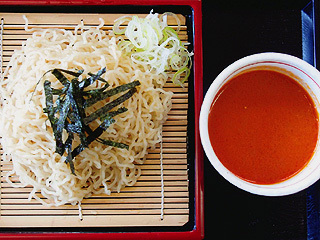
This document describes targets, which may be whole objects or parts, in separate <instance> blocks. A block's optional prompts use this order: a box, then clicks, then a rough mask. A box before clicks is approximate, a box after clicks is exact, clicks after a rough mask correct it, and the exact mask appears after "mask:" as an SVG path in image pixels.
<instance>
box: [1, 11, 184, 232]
mask: <svg viewBox="0 0 320 240" xmlns="http://www.w3.org/2000/svg"><path fill="white" fill-rule="evenodd" d="M24 15H25V16H26V17H27V18H28V20H29V28H64V29H70V30H72V29H74V27H75V26H76V25H77V24H79V23H80V21H83V22H84V24H85V25H87V26H97V25H99V23H100V21H99V18H102V19H103V20H104V21H105V25H104V26H103V27H102V29H103V30H105V31H109V30H111V28H112V25H113V22H114V19H116V18H118V17H120V16H122V15H123V14H67V13H65V14H56V13H26V14H24ZM178 16H179V19H180V21H181V25H182V26H181V30H180V33H179V36H180V39H181V40H182V41H187V40H188V39H187V31H186V30H187V27H186V21H185V18H184V16H182V15H178ZM0 19H2V21H3V29H2V51H3V52H2V72H3V70H4V68H5V67H6V66H7V64H8V61H9V60H10V57H11V55H12V53H13V51H14V50H16V49H19V48H20V46H21V43H22V42H23V41H25V40H26V39H27V38H28V37H29V36H30V35H31V34H32V33H30V32H26V31H25V29H24V24H25V22H24V20H23V18H22V14H21V13H0ZM168 24H169V25H172V27H174V28H176V26H174V25H175V24H176V20H175V19H174V18H172V17H169V18H168ZM0 34H1V33H0ZM0 40H1V38H0ZM165 89H166V90H170V91H173V92H174V95H173V107H172V110H171V111H170V113H169V118H168V120H167V122H166V123H165V124H164V126H163V147H162V155H163V183H164V209H163V210H164V212H163V213H164V216H163V219H161V201H162V194H161V165H160V145H158V146H157V147H156V149H155V150H153V151H150V152H149V154H148V156H147V159H146V161H145V163H144V165H143V166H142V174H141V177H140V178H139V179H138V181H137V183H136V184H135V185H134V186H132V187H126V188H124V189H123V190H122V191H121V192H120V193H116V192H112V193H111V195H98V196H93V197H91V198H89V199H85V200H83V202H82V204H81V205H82V214H83V221H80V219H79V216H78V214H79V209H78V206H72V205H70V204H69V205H64V206H60V207H46V206H43V205H41V204H40V203H38V202H37V201H36V200H34V199H32V200H31V201H28V194H29V192H30V191H31V189H32V188H31V187H25V188H13V187H11V186H10V185H9V184H8V183H7V182H6V181H5V177H4V176H5V174H6V172H7V171H9V170H10V169H11V168H12V165H11V164H8V163H3V161H2V160H1V165H0V168H1V195H0V197H1V199H0V201H1V202H0V228H3V227H4V228H16V227H22V228H23V227H117V226H121V227H125V226H182V225H184V224H185V223H187V222H188V221H189V192H188V164H187V114H188V83H185V87H184V89H183V88H181V87H176V86H174V85H173V84H172V83H170V82H169V81H168V83H167V84H166V86H165ZM13 181H14V182H15V181H16V182H18V179H17V178H16V179H14V178H13Z"/></svg>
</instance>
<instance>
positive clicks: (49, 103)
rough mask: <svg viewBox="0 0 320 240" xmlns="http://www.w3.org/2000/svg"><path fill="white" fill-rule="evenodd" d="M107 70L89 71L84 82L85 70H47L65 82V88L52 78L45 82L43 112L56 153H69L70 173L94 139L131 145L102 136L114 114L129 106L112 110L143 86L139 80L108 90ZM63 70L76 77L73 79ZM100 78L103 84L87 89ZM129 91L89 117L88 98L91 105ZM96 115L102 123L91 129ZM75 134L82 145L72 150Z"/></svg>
mask: <svg viewBox="0 0 320 240" xmlns="http://www.w3.org/2000/svg"><path fill="white" fill-rule="evenodd" d="M105 71H106V69H105V68H103V69H101V70H100V71H98V73H97V74H90V73H89V75H90V77H89V78H86V79H84V80H82V81H79V76H80V75H81V74H82V73H83V70H80V71H78V72H73V71H69V70H64V69H53V70H50V71H48V72H51V73H52V74H53V75H54V76H55V77H56V78H57V79H58V81H59V82H61V84H62V85H63V88H62V89H55V88H52V87H51V83H50V81H48V80H46V81H44V91H45V95H46V107H45V108H44V109H43V111H44V112H45V113H47V114H48V119H49V121H50V123H51V126H52V130H53V133H54V137H55V141H56V152H57V153H59V154H60V155H61V156H64V155H65V153H66V158H65V162H66V164H69V166H70V169H71V172H72V174H74V175H75V168H74V163H73V159H74V157H75V156H77V155H78V154H79V153H80V152H82V151H83V150H84V149H85V148H86V147H88V145H89V144H90V143H92V142H93V141H95V140H96V141H97V142H99V143H101V144H105V145H109V146H113V147H118V148H125V149H128V148H129V146H128V145H126V144H124V143H120V142H115V141H111V140H105V139H101V138H99V137H100V136H101V134H102V133H103V132H104V131H105V130H106V129H107V128H108V127H109V126H110V125H111V124H113V123H114V122H115V120H114V119H113V117H114V116H116V115H118V114H120V113H123V112H125V111H127V110H128V109H127V108H125V107H120V108H118V109H117V110H116V111H110V110H111V109H113V108H114V107H116V106H118V105H119V104H121V103H123V102H124V101H126V100H127V99H128V98H130V97H131V96H132V95H133V94H134V93H135V92H136V91H137V90H136V88H135V86H138V85H140V82H139V81H134V82H132V83H128V84H123V85H121V86H118V87H115V88H113V89H110V90H107V91H105V90H106V89H107V87H108V86H109V84H108V83H107V82H106V80H104V79H103V78H101V75H102V74H103V73H105ZM63 73H66V74H69V75H71V76H74V77H76V78H74V79H72V80H71V81H70V80H68V78H67V77H66V76H64V74H63ZM97 80H99V81H102V82H104V83H105V84H104V86H103V87H100V88H97V89H93V90H85V88H86V87H87V86H89V85H91V84H93V83H94V82H95V81H97ZM126 90H129V91H128V92H126V93H124V94H122V95H121V96H120V97H118V98H117V99H115V100H113V101H111V102H109V103H107V104H106V105H105V106H104V107H102V108H100V109H98V110H97V111H95V112H94V113H92V114H90V115H89V116H86V113H85V108H86V107H87V101H88V102H89V104H94V103H96V102H98V101H101V100H104V99H106V98H107V97H109V96H113V95H115V94H118V93H120V92H124V91H126ZM53 95H57V98H56V100H55V102H54V101H53ZM97 118H99V119H100V121H101V122H102V123H101V124H100V125H99V126H98V127H97V128H96V129H95V130H92V129H91V128H90V127H89V125H88V124H89V123H90V122H92V121H93V120H95V119H97ZM64 130H65V131H66V133H67V134H68V137H67V140H66V141H65V142H63V138H62V136H63V131H64ZM74 134H78V135H79V138H80V144H79V145H78V146H77V147H76V148H74V149H73V150H72V145H73V140H74Z"/></svg>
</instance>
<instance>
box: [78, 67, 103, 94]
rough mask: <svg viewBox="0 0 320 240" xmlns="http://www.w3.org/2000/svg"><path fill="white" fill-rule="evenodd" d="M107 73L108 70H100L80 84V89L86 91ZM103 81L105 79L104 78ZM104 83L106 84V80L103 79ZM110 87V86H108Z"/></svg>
mask: <svg viewBox="0 0 320 240" xmlns="http://www.w3.org/2000/svg"><path fill="white" fill-rule="evenodd" d="M105 72H106V68H105V67H104V68H102V69H101V70H99V71H98V72H97V74H92V76H90V77H89V78H86V79H84V80H82V81H81V82H80V83H79V88H80V89H84V88H86V87H88V86H90V85H91V84H92V83H94V82H95V81H96V80H97V79H99V78H100V77H101V75H102V74H104V73H105ZM102 79H103V78H102ZM103 81H104V82H106V81H105V80H104V79H103ZM108 85H109V84H108Z"/></svg>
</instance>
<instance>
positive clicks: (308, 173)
mask: <svg viewBox="0 0 320 240" xmlns="http://www.w3.org/2000/svg"><path fill="white" fill-rule="evenodd" d="M261 66H266V68H267V67H268V66H270V67H276V68H277V69H282V70H283V73H285V74H289V75H290V76H291V77H292V74H293V75H294V76H297V79H296V80H297V81H298V82H299V83H300V84H301V85H302V86H304V88H305V89H306V90H307V91H308V93H309V94H310V96H311V97H312V99H313V101H314V104H315V106H316V108H317V111H318V113H320V104H319V103H320V73H319V71H318V70H317V69H316V68H314V67H313V66H311V65H310V64H308V63H307V62H305V61H303V60H301V59H299V58H297V57H293V56H290V55H287V54H282V53H259V54H254V55H251V56H248V57H244V58H242V59H240V60H238V61H236V62H234V63H233V64H231V65H230V66H228V67H227V68H226V69H224V70H223V71H222V72H221V73H220V74H219V75H218V76H217V77H216V79H215V80H214V81H213V83H212V84H211V86H210V88H209V90H208V91H207V93H206V95H205V98H204V101H203V103H202V107H201V112H200V137H201V142H202V145H203V148H204V151H205V153H206V155H207V157H208V159H209V160H210V162H211V164H212V165H213V167H214V168H215V169H216V170H217V171H218V172H219V173H220V174H221V175H222V176H223V177H224V178H225V179H226V180H228V181H229V182H231V183H232V184H234V185H235V186H237V187H239V188H241V189H243V190H246V191H248V192H251V193H254V194H258V195H265V196H282V195H288V194H293V193H296V192H299V191H301V190H303V189H305V188H307V187H309V186H310V185H312V184H313V183H314V182H316V181H317V180H318V179H319V178H320V146H319V145H320V144H319V142H320V141H319V138H320V134H319V132H318V142H317V145H316V149H315V153H314V155H313V157H312V159H311V160H310V161H309V163H308V164H307V166H305V167H304V168H303V169H302V170H301V171H300V172H299V173H297V174H296V175H294V176H293V177H291V178H289V179H287V180H285V181H283V182H280V183H276V184H269V185H263V184H254V183H250V182H247V181H245V180H242V179H240V178H239V177H237V176H236V175H234V174H233V173H232V172H230V171H229V170H228V169H227V168H226V167H224V165H223V164H222V163H221V162H220V161H219V159H218V158H217V156H216V154H215V152H214V150H213V148H212V145H211V142H210V139H209V134H208V115H209V110H210V107H211V104H212V101H213V99H214V97H215V95H216V94H217V92H218V91H219V89H220V88H221V87H222V86H223V85H224V84H225V83H226V82H227V81H228V80H230V79H231V78H232V77H233V76H235V75H237V74H239V73H240V72H242V71H244V70H247V69H249V68H254V67H261ZM282 70H281V72H282ZM319 129H320V127H319Z"/></svg>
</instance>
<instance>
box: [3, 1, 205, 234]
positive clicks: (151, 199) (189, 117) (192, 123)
mask: <svg viewBox="0 0 320 240" xmlns="http://www.w3.org/2000/svg"><path fill="white" fill-rule="evenodd" d="M0 9H1V10H0V18H1V20H2V24H3V25H2V26H1V33H0V34H1V43H0V44H1V50H2V53H1V66H2V69H1V73H2V72H3V69H4V68H5V65H6V62H8V59H9V58H10V54H11V53H12V52H13V51H14V50H15V49H16V48H17V47H18V45H19V44H21V43H20V42H19V41H22V39H20V38H23V37H21V36H24V34H21V32H19V31H20V30H21V31H24V30H23V28H22V27H21V26H22V25H21V23H19V21H20V20H17V19H19V16H21V15H27V17H30V19H29V20H30V21H29V24H30V26H37V24H39V26H40V25H41V24H42V25H41V26H42V27H46V26H49V27H52V25H54V24H52V23H51V22H50V21H52V20H51V19H55V18H56V17H55V14H57V16H59V17H61V19H58V18H56V19H57V20H55V22H59V24H60V25H61V26H65V25H66V26H68V27H69V25H68V24H69V23H68V22H66V23H65V22H64V20H63V17H64V16H68V17H69V16H72V17H71V18H72V21H77V20H80V19H81V18H83V16H86V17H87V19H88V21H89V22H90V21H92V22H94V21H95V20H94V19H95V18H96V17H97V16H100V15H103V16H107V15H108V14H111V15H117V14H118V15H119V14H148V13H149V12H150V10H152V9H153V11H154V12H159V13H163V12H174V13H176V14H178V15H179V16H181V17H182V19H184V23H183V24H184V26H183V27H184V28H183V29H184V34H185V39H184V40H185V41H188V42H190V48H192V50H193V53H194V56H193V59H192V60H193V65H192V66H193V71H192V73H191V75H190V78H189V81H188V83H187V84H188V85H187V87H186V88H185V89H183V90H180V89H178V88H174V87H173V88H172V86H171V87H170V86H169V88H170V89H171V88H172V89H173V92H174V93H176V100H175V101H176V102H174V104H175V103H176V105H174V104H173V105H174V107H173V111H172V113H171V115H170V113H169V115H170V117H169V120H172V121H171V122H170V123H169V124H168V125H167V126H166V125H165V126H166V129H167V130H166V131H167V132H166V134H167V136H166V135H165V134H164V135H165V137H168V139H169V138H170V137H171V140H170V141H169V142H168V143H167V145H168V149H169V148H170V147H171V148H170V149H169V150H170V151H169V153H164V156H165V158H166V157H167V159H166V161H167V162H166V164H167V165H166V166H167V168H166V166H165V170H164V177H165V180H166V181H167V185H166V182H165V196H166V197H167V199H165V203H166V200H167V201H168V204H167V205H168V206H169V207H168V209H166V208H165V212H164V213H165V217H166V216H167V218H165V221H161V220H160V221H159V222H157V220H155V215H156V214H158V210H157V209H156V207H157V206H158V201H159V198H158V195H159V191H158V190H157V189H159V186H158V185H155V186H156V187H155V188H154V189H153V190H152V191H150V192H148V191H149V190H146V189H150V188H152V186H153V185H152V184H151V182H152V181H154V182H155V183H156V184H158V183H157V182H156V181H157V179H159V175H158V172H157V169H158V167H157V166H155V164H154V162H152V160H153V159H151V157H150V159H148V158H147V160H148V163H150V168H149V165H148V164H147V165H146V167H145V169H146V170H145V171H146V176H143V179H142V180H141V181H142V182H141V184H140V185H139V184H138V185H139V186H138V187H137V188H131V189H129V190H127V191H124V193H123V195H121V193H120V194H119V195H117V194H115V195H114V197H110V198H105V199H104V198H98V200H97V202H93V203H92V202H89V203H88V206H89V205H90V204H91V205H90V207H91V208H92V206H93V205H92V204H101V202H99V201H100V200H101V199H104V200H105V202H104V203H105V204H106V205H108V203H112V204H114V205H112V206H113V207H112V209H111V210H110V209H109V208H105V209H104V208H103V207H104V206H102V205H99V207H97V208H98V209H94V210H95V211H94V212H96V214H97V215H99V216H98V217H96V216H94V215H95V214H94V213H92V211H91V213H90V211H89V210H88V217H87V218H86V219H87V223H85V221H84V222H81V223H80V222H77V221H76V220H74V219H75V218H76V217H75V216H74V215H75V214H74V211H75V210H74V209H71V208H70V209H67V210H65V209H58V211H57V212H56V213H55V215H54V216H50V214H48V211H47V212H46V213H44V211H43V209H42V210H41V209H37V207H32V206H35V205H28V203H27V202H24V201H25V199H24V197H25V196H26V194H25V192H14V191H15V190H14V189H11V188H9V187H8V185H6V183H5V180H4V179H2V180H1V184H2V185H1V204H0V239H13V238H18V239H21V238H24V239H35V238H39V239H201V238H203V237H204V220H203V219H204V216H203V153H202V147H201V143H200V137H199V129H198V117H199V113H200V107H201V103H202V97H203V87H202V86H203V84H202V13H201V1H196V0H195V1H193V0H189V1H182V0H173V1H161V0H148V1H147V0H142V1H134V0H119V1H103V0H101V1H99V0H98V1H93V0H81V1H80V0H79V1H67V0H61V1H45V0H43V1H42V0H38V1H27V0H24V1H2V0H0ZM95 15H97V16H95ZM66 19H68V18H66ZM111 19H112V18H111ZM32 21H34V22H32ZM42 21H44V22H42ZM19 24H20V25H19ZM32 24H33V25H32ZM90 24H91V23H90ZM60 25H59V26H60ZM19 29H20V30H19ZM18 36H20V37H18ZM175 124H177V125H178V128H176V129H178V130H176V131H177V132H170V131H171V130H170V129H172V126H174V125H175ZM174 134H176V135H174ZM172 142H173V143H174V144H175V146H176V148H179V146H184V148H185V151H183V149H180V150H179V151H178V152H174V150H173V148H172V146H173V145H174V144H173V145H171V143H172ZM167 145H165V146H167ZM169 145H171V146H169ZM166 154H167V155H166ZM151 155H152V156H153V157H154V156H157V152H155V153H151ZM154 158H156V157H154ZM151 163H152V164H151ZM1 166H2V170H5V168H6V166H4V165H1ZM174 166H177V167H176V168H175V167H174ZM0 170H1V169H0ZM2 173H3V172H2ZM142 175H143V174H142ZM2 177H3V174H2ZM143 181H144V182H143ZM138 182H139V181H138ZM176 183H178V185H177V186H176V185H175V184H176ZM148 184H149V185H148ZM139 187H140V188H139ZM135 194H137V195H135ZM119 199H120V200H121V201H120V202H117V201H118V200H119ZM126 199H128V201H126ZM146 200H148V201H147V202H145V204H146V205H147V207H145V206H143V204H144V202H143V201H146ZM121 203H123V204H126V205H125V206H126V207H125V208H123V207H121ZM23 204H25V206H26V207H25V208H24V205H23ZM130 204H132V206H134V207H137V209H130V206H131V205H130ZM148 204H149V205H148ZM15 206H17V207H15ZM85 206H86V205H85V204H84V207H85ZM97 206H98V205H97ZM114 206H119V207H114ZM102 208H103V209H102ZM118 208H119V209H118ZM140 208H141V209H140ZM117 211H118V212H117ZM53 212H54V211H53ZM117 214H119V215H117ZM29 219H30V220H29ZM34 219H37V221H34V222H36V224H34V223H33V220H34ZM68 219H70V221H69V220H68ZM114 219H115V220H114ZM125 219H126V220H125ZM128 219H137V222H136V223H135V222H132V221H131V222H130V221H129V220H128ZM176 219H179V221H178V222H175V221H177V220H176ZM59 221H61V222H60V223H59ZM90 221H91V222H90ZM122 221H123V224H122ZM52 222H54V224H53V223H52ZM62 222H66V224H64V223H62ZM86 224H87V225H86Z"/></svg>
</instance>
